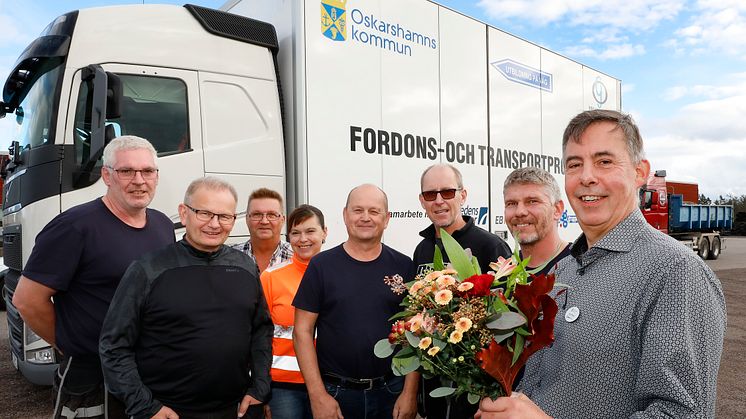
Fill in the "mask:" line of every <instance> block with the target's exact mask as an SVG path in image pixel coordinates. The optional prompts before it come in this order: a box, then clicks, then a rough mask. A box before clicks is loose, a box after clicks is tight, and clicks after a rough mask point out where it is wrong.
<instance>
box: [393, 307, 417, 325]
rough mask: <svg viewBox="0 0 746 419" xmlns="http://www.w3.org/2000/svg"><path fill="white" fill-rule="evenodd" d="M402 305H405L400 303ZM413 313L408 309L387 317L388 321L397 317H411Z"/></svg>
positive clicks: (397, 318)
mask: <svg viewBox="0 0 746 419" xmlns="http://www.w3.org/2000/svg"><path fill="white" fill-rule="evenodd" d="M402 305H406V304H402ZM414 314H415V313H411V312H409V311H400V312H398V313H396V314H394V315H393V316H391V317H389V321H392V320H399V319H403V318H405V317H411V316H414Z"/></svg>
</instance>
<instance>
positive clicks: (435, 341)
mask: <svg viewBox="0 0 746 419" xmlns="http://www.w3.org/2000/svg"><path fill="white" fill-rule="evenodd" d="M433 346H437V347H438V348H440V350H441V351H442V350H443V348H445V347H446V343H445V342H443V341H442V340H440V339H436V338H433Z"/></svg>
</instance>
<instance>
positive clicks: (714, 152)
mask: <svg viewBox="0 0 746 419" xmlns="http://www.w3.org/2000/svg"><path fill="white" fill-rule="evenodd" d="M640 129H641V130H642V131H643V136H644V135H645V134H644V132H645V126H644V125H643V124H642V123H640ZM645 149H646V154H647V158H648V160H650V164H651V169H652V170H660V169H665V170H666V172H667V177H668V179H670V180H677V181H682V182H694V183H697V184H699V192H700V193H701V194H704V195H707V196H708V197H710V198H716V197H717V196H718V195H727V194H734V195H737V196H740V195H746V185H744V183H743V182H742V181H741V179H744V176H746V168H744V167H743V161H744V160H746V137H745V138H740V139H733V140H728V141H724V142H721V143H718V144H716V145H713V143H712V142H711V141H708V140H706V139H701V138H696V137H691V136H687V137H682V136H679V135H659V136H647V137H645ZM715 167H717V170H715V169H714V168H715Z"/></svg>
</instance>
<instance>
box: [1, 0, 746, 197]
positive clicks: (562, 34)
mask: <svg viewBox="0 0 746 419" xmlns="http://www.w3.org/2000/svg"><path fill="white" fill-rule="evenodd" d="M391 1H394V0H391ZM397 1H402V0H397ZM191 2H192V3H194V4H198V5H202V6H207V7H213V8H219V7H220V6H221V5H222V4H223V3H225V1H223V0H192V1H191ZM125 3H143V1H127V0H69V1H58V0H0V28H2V35H0V81H2V82H4V80H5V79H6V78H7V75H8V73H9V72H10V70H11V68H12V66H13V64H14V62H15V60H16V58H17V57H18V56H19V55H20V53H21V52H22V51H23V49H24V48H25V47H26V46H27V45H28V44H29V43H30V42H31V41H32V40H33V39H34V38H36V37H37V36H38V35H39V33H40V32H41V31H42V30H43V29H44V27H45V26H46V25H47V24H48V23H49V22H51V21H52V20H53V19H54V18H55V17H57V16H59V15H61V14H63V13H65V12H68V11H70V10H73V9H80V8H85V7H94V6H105V5H111V4H125ZM145 3H171V4H179V5H180V4H183V3H184V1H168V0H160V1H149V0H146V1H145ZM436 3H440V4H442V5H444V6H447V7H449V8H451V9H454V10H456V11H459V12H462V13H464V14H466V15H468V16H471V17H473V18H476V19H478V20H481V21H483V22H486V23H488V24H490V25H492V26H495V27H497V28H500V29H502V30H504V31H507V32H509V33H512V34H514V35H517V36H519V37H521V38H523V39H526V40H528V41H531V42H534V43H536V44H538V45H541V46H543V47H545V48H548V49H551V50H553V51H556V52H558V53H560V54H562V55H564V56H566V57H569V58H571V59H574V60H576V61H578V62H581V63H583V64H585V65H588V66H590V67H592V68H594V69H596V70H599V71H601V72H603V73H606V74H608V75H610V76H612V77H616V78H618V79H620V80H621V81H622V110H623V111H624V112H627V113H630V114H632V115H633V117H634V118H635V120H636V121H637V123H638V125H639V126H640V130H641V132H642V135H643V138H644V141H645V150H646V154H647V158H648V159H649V160H650V162H651V166H652V168H653V170H660V169H665V170H666V171H667V174H668V179H670V180H677V181H683V182H694V183H698V184H699V191H700V193H701V194H704V195H707V196H708V197H711V198H717V197H718V196H719V195H727V194H733V195H737V196H740V195H746V1H744V0H438V1H436ZM11 119H12V118H11V117H7V118H5V119H2V120H0V149H3V150H5V149H7V145H8V143H9V142H10V137H11V136H12V132H13V128H12V123H13V122H12V121H11Z"/></svg>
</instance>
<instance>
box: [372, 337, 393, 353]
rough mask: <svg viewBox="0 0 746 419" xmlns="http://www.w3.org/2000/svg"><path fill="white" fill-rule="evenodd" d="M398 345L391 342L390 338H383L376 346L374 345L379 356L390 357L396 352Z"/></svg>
mask: <svg viewBox="0 0 746 419" xmlns="http://www.w3.org/2000/svg"><path fill="white" fill-rule="evenodd" d="M395 348H396V345H395V344H393V343H391V342H389V340H388V338H383V339H381V340H379V341H378V342H376V346H374V347H373V353H374V354H376V356H377V357H379V358H388V357H390V356H391V354H393V353H394V349H395Z"/></svg>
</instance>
